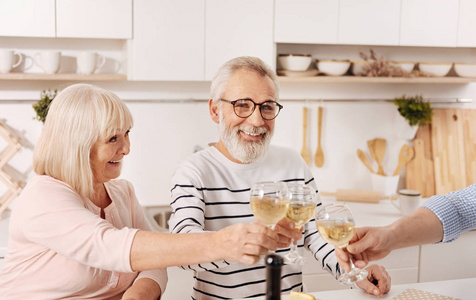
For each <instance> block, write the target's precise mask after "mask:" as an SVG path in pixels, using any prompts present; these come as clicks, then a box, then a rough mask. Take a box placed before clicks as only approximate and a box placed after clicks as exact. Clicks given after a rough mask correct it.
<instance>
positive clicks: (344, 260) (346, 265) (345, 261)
mask: <svg viewBox="0 0 476 300" xmlns="http://www.w3.org/2000/svg"><path fill="white" fill-rule="evenodd" d="M335 253H336V256H337V262H338V263H339V265H340V266H341V267H342V268H343V269H344V270H345V271H346V272H349V271H350V261H349V255H348V254H347V252H346V251H344V250H343V249H341V248H339V247H335Z"/></svg>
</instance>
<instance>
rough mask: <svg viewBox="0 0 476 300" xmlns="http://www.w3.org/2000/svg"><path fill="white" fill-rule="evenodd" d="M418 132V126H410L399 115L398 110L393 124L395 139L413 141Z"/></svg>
mask: <svg viewBox="0 0 476 300" xmlns="http://www.w3.org/2000/svg"><path fill="white" fill-rule="evenodd" d="M417 131H418V125H415V126H410V124H408V121H407V120H406V119H405V118H404V117H402V115H400V113H399V112H398V110H397V111H396V113H395V121H394V123H393V133H394V136H395V138H397V139H402V140H413V139H414V138H415V135H416V133H417Z"/></svg>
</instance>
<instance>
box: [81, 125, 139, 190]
mask: <svg viewBox="0 0 476 300" xmlns="http://www.w3.org/2000/svg"><path fill="white" fill-rule="evenodd" d="M130 145H131V143H130V141H129V130H127V131H119V132H117V133H116V134H115V135H113V136H110V137H108V138H106V139H105V140H101V139H99V140H98V141H97V142H96V143H95V144H94V145H93V147H92V148H91V155H90V160H91V169H92V171H93V176H94V179H93V180H94V183H103V182H107V181H109V180H111V179H114V178H117V177H119V175H121V166H122V158H123V157H124V156H125V155H127V154H129V151H130Z"/></svg>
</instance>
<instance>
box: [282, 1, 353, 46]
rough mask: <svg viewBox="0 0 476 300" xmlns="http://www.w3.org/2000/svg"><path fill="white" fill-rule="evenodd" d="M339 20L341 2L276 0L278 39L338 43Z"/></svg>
mask: <svg viewBox="0 0 476 300" xmlns="http://www.w3.org/2000/svg"><path fill="white" fill-rule="evenodd" d="M359 3H360V2H359ZM338 20H339V2H338V1H334V0H276V4H275V18H274V41H275V42H276V43H312V44H337V42H338V40H337V33H338V31H337V28H338Z"/></svg>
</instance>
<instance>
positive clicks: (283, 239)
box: [274, 218, 302, 248]
mask: <svg viewBox="0 0 476 300" xmlns="http://www.w3.org/2000/svg"><path fill="white" fill-rule="evenodd" d="M274 231H275V232H276V233H277V234H278V238H279V239H278V248H286V247H289V245H290V244H291V241H292V240H294V241H295V242H296V243H297V241H299V240H300V239H301V238H302V227H301V228H295V225H294V222H292V221H291V220H289V219H287V218H283V219H282V220H281V221H279V222H278V224H276V226H275V227H274Z"/></svg>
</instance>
